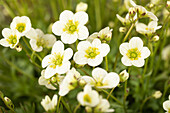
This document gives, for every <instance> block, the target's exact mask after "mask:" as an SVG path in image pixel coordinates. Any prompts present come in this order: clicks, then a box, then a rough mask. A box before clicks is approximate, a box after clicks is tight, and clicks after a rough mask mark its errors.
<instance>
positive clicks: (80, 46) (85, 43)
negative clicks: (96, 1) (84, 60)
mask: <svg viewBox="0 0 170 113" xmlns="http://www.w3.org/2000/svg"><path fill="white" fill-rule="evenodd" d="M90 46H92V45H91V43H90V42H89V41H81V42H79V43H78V45H77V50H78V51H86V50H87V49H88V48H89V47H90Z"/></svg>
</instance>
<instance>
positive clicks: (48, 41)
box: [42, 34, 56, 47]
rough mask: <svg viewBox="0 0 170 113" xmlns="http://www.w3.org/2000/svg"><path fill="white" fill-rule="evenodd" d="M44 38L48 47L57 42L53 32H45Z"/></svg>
mask: <svg viewBox="0 0 170 113" xmlns="http://www.w3.org/2000/svg"><path fill="white" fill-rule="evenodd" d="M42 38H43V39H44V40H45V44H46V45H45V46H46V47H52V46H53V45H54V43H55V42H56V37H55V36H54V35H52V34H45V35H44V36H43V37H42Z"/></svg>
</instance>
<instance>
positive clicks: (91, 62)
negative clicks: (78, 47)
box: [88, 55, 103, 67]
mask: <svg viewBox="0 0 170 113" xmlns="http://www.w3.org/2000/svg"><path fill="white" fill-rule="evenodd" d="M102 61H103V57H102V56H101V55H97V56H96V57H95V58H94V59H88V65H90V66H93V67H94V66H98V65H100V64H101V63H102Z"/></svg>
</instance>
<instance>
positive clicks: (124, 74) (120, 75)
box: [119, 70, 129, 82]
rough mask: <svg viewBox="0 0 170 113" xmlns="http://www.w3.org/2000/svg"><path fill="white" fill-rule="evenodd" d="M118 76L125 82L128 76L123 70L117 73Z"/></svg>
mask: <svg viewBox="0 0 170 113" xmlns="http://www.w3.org/2000/svg"><path fill="white" fill-rule="evenodd" d="M119 77H120V82H125V81H126V80H127V79H128V78H129V73H127V71H126V70H124V71H122V72H121V73H120V74H119Z"/></svg>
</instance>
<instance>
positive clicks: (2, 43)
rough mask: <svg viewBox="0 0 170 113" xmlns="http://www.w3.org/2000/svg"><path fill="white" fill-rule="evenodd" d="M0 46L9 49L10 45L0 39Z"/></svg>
mask: <svg viewBox="0 0 170 113" xmlns="http://www.w3.org/2000/svg"><path fill="white" fill-rule="evenodd" d="M0 45H2V46H4V47H9V46H10V44H9V42H8V41H7V40H6V39H1V40H0Z"/></svg>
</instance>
